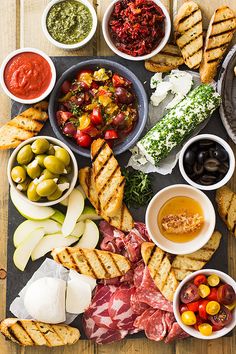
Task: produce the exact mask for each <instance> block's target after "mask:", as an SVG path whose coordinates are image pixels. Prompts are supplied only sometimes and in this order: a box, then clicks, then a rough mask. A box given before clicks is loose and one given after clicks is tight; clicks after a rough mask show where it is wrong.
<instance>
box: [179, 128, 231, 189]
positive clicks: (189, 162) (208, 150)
mask: <svg viewBox="0 0 236 354" xmlns="http://www.w3.org/2000/svg"><path fill="white" fill-rule="evenodd" d="M234 167H235V158H234V153H233V151H232V149H231V148H230V146H229V145H228V144H227V143H226V142H225V141H224V140H223V139H221V138H220V137H218V136H216V135H211V134H202V135H198V136H196V137H194V138H192V139H190V140H189V141H188V142H187V143H186V144H185V145H184V147H183V148H182V150H181V153H180V157H179V168H180V172H181V174H182V176H183V178H184V179H185V180H186V182H188V183H189V184H191V185H192V186H194V187H196V188H199V189H203V190H213V189H217V188H219V187H221V186H223V185H224V184H226V183H227V182H228V180H229V179H230V178H231V176H232V174H233V172H234Z"/></svg>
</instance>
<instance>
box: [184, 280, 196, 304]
mask: <svg viewBox="0 0 236 354" xmlns="http://www.w3.org/2000/svg"><path fill="white" fill-rule="evenodd" d="M199 298H200V296H199V294H198V288H197V287H196V285H195V284H193V283H187V284H185V286H184V287H183V288H182V290H181V292H180V300H181V301H182V302H183V303H184V304H188V303H189V302H192V301H196V300H198V299H199Z"/></svg>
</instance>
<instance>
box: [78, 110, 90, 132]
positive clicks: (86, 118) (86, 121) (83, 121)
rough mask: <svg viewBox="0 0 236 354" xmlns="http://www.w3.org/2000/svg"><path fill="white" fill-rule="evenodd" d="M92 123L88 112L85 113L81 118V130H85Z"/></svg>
mask: <svg viewBox="0 0 236 354" xmlns="http://www.w3.org/2000/svg"><path fill="white" fill-rule="evenodd" d="M90 124H91V120H90V118H89V115H88V114H83V115H82V116H81V117H80V118H79V130H81V131H84V130H85V129H87V128H88V127H89V126H90Z"/></svg>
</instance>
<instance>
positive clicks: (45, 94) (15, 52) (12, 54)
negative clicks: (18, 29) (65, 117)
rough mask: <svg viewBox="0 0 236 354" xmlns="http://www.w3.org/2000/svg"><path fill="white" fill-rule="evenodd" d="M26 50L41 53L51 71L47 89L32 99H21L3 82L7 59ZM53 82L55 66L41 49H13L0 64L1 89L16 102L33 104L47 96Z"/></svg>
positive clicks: (54, 79) (54, 80)
mask: <svg viewBox="0 0 236 354" xmlns="http://www.w3.org/2000/svg"><path fill="white" fill-rule="evenodd" d="M26 52H31V53H36V54H39V55H41V56H42V57H43V58H44V59H45V60H46V61H47V62H48V64H49V65H50V68H51V73H52V78H51V82H50V84H49V86H48V88H47V90H46V91H44V92H43V93H42V95H41V96H39V97H36V98H33V99H29V100H27V99H22V98H19V97H17V96H15V95H13V94H12V93H11V92H10V91H9V90H8V88H7V86H6V84H5V80H4V71H5V67H6V65H7V63H8V62H9V60H11V59H12V58H14V57H15V56H16V55H17V54H20V53H26ZM55 82H56V69H55V66H54V64H53V62H52V60H51V59H50V57H49V56H48V55H47V54H45V53H44V52H42V51H41V50H39V49H36V48H28V47H27V48H22V49H17V50H15V51H13V52H11V53H10V54H8V56H7V57H6V58H5V59H4V61H3V63H2V65H1V70H0V83H1V85H2V88H3V91H4V92H5V94H6V95H7V96H8V97H10V98H11V99H12V100H14V101H16V102H20V103H23V104H33V103H36V102H40V101H42V100H43V99H44V98H45V97H47V96H48V95H49V94H50V93H51V91H52V89H53V87H54V85H55Z"/></svg>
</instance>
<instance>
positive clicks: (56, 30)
mask: <svg viewBox="0 0 236 354" xmlns="http://www.w3.org/2000/svg"><path fill="white" fill-rule="evenodd" d="M42 29H43V33H44V34H45V36H46V38H47V39H48V40H49V42H51V43H52V44H53V45H55V46H56V47H58V48H61V49H68V50H72V49H78V48H81V47H83V46H84V45H85V44H87V43H88V42H89V41H90V40H91V39H92V37H93V35H94V34H95V32H96V29H97V15H96V12H95V10H94V7H93V6H92V5H91V4H90V2H89V1H88V0H52V1H50V2H49V4H48V5H47V6H46V8H45V9H44V12H43V15H42Z"/></svg>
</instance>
